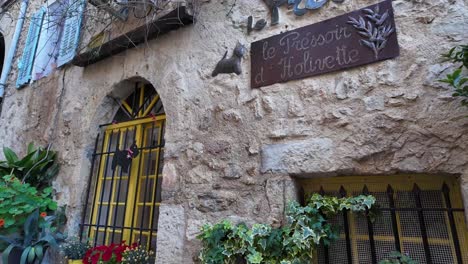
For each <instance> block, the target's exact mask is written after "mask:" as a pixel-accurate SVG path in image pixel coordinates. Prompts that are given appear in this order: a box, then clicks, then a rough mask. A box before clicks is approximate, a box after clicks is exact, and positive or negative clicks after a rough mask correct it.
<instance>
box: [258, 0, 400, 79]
mask: <svg viewBox="0 0 468 264" xmlns="http://www.w3.org/2000/svg"><path fill="white" fill-rule="evenodd" d="M398 55H399V47H398V40H397V35H396V32H395V21H394V16H393V9H392V2H391V0H387V1H384V2H381V3H378V4H375V5H372V6H369V7H366V8H363V9H360V10H357V11H354V12H351V13H347V14H344V15H341V16H338V17H335V18H332V19H328V20H325V21H323V22H320V23H316V24H312V25H309V26H305V27H302V28H298V29H296V30H291V31H289V32H286V33H282V34H280V35H276V36H273V37H270V38H266V39H263V40H260V41H257V42H254V43H252V46H251V63H252V65H251V70H252V75H251V78H252V79H251V83H252V88H259V87H262V86H267V85H271V84H274V83H280V82H286V81H289V80H296V79H302V78H305V77H309V76H314V75H319V74H324V73H328V72H333V71H337V70H342V69H347V68H351V67H356V66H360V65H364V64H369V63H373V62H376V61H381V60H386V59H390V58H394V57H397V56H398Z"/></svg>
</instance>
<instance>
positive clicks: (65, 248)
mask: <svg viewBox="0 0 468 264" xmlns="http://www.w3.org/2000/svg"><path fill="white" fill-rule="evenodd" d="M90 248H91V246H90V245H89V243H88V242H81V241H80V240H79V239H78V238H77V237H71V238H67V240H66V241H65V243H63V244H62V245H60V250H61V251H62V252H63V254H64V255H65V257H66V258H67V259H71V260H77V259H83V257H84V256H85V254H86V251H88V250H89V249H90Z"/></svg>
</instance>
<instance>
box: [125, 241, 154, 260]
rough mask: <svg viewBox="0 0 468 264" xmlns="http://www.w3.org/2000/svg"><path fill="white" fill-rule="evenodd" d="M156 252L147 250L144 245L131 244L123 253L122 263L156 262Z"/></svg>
mask: <svg viewBox="0 0 468 264" xmlns="http://www.w3.org/2000/svg"><path fill="white" fill-rule="evenodd" d="M153 256H154V252H153V251H151V250H149V251H148V250H146V249H145V248H144V247H143V246H141V245H139V246H131V247H129V248H127V249H125V251H124V252H123V254H122V264H148V263H154V258H153Z"/></svg>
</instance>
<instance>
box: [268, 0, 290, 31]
mask: <svg viewBox="0 0 468 264" xmlns="http://www.w3.org/2000/svg"><path fill="white" fill-rule="evenodd" d="M263 1H264V2H265V4H266V5H267V6H268V8H269V9H270V13H271V25H272V26H273V25H276V24H278V23H279V9H278V8H279V7H280V6H282V5H284V4H286V3H288V0H263ZM289 1H291V0H289Z"/></svg>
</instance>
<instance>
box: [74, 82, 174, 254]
mask: <svg viewBox="0 0 468 264" xmlns="http://www.w3.org/2000/svg"><path fill="white" fill-rule="evenodd" d="M151 88H153V89H154V90H152V89H151ZM140 95H144V97H143V96H142V97H140ZM135 98H137V99H138V98H144V100H143V101H140V104H138V103H135V104H133V105H131V106H129V104H130V102H131V101H133V102H135V101H137V100H136V99H135ZM141 102H144V103H143V104H141ZM114 120H117V123H114V122H113V121H114ZM89 130H90V131H89V134H90V135H92V134H93V132H98V131H99V132H100V135H101V136H100V137H99V140H96V141H93V142H89V140H88V143H87V145H88V147H87V150H86V151H85V152H87V153H88V157H87V158H85V159H83V160H84V164H83V167H84V169H83V170H84V171H86V169H88V171H90V173H88V175H87V177H90V181H89V183H88V186H87V188H84V189H87V191H86V193H85V195H84V196H85V197H83V198H84V203H83V204H86V205H88V207H87V209H85V210H84V211H86V212H85V215H84V220H85V222H84V223H86V226H87V227H86V228H84V229H81V232H80V233H81V234H82V233H83V232H84V233H87V234H88V235H90V237H93V236H94V237H104V238H103V240H102V241H101V240H99V238H98V239H97V240H94V244H107V243H109V241H108V240H106V234H108V235H109V236H108V237H110V233H107V232H108V231H110V229H109V230H108V231H101V230H100V229H99V230H98V229H93V228H95V227H96V225H97V223H101V221H105V222H106V223H107V221H108V220H107V219H108V218H104V220H103V218H101V214H100V213H99V216H97V217H96V213H97V211H95V209H94V208H99V209H96V210H99V212H100V211H101V208H104V207H106V206H107V205H103V201H104V203H108V204H110V203H117V202H116V200H115V199H117V200H118V201H120V200H119V198H118V197H119V196H117V198H115V196H114V195H113V194H109V196H106V195H104V193H111V192H115V193H117V194H118V195H120V194H121V191H120V189H118V190H117V191H116V190H114V189H112V188H113V187H112V184H115V186H117V184H118V185H119V188H120V186H121V185H124V186H126V187H125V188H127V193H126V194H122V195H124V197H125V198H123V199H129V200H130V201H133V202H131V204H130V203H129V205H128V206H127V203H126V202H125V205H124V206H123V207H121V205H117V206H116V208H117V207H119V208H120V207H121V208H120V210H123V211H125V212H126V214H123V216H122V214H120V215H119V214H117V213H115V214H116V215H113V216H112V218H115V219H120V217H122V219H121V220H117V221H121V223H120V224H115V226H122V231H121V233H120V235H121V236H122V237H121V238H120V239H124V240H127V241H137V240H141V239H142V238H141V237H142V232H143V231H142V230H151V231H144V233H145V234H143V236H146V240H145V239H143V240H144V241H147V242H144V243H148V246H156V234H157V220H158V218H159V217H158V212H159V209H158V208H159V205H160V202H161V194H160V190H161V184H160V180H161V175H162V168H163V164H164V161H163V155H164V142H165V141H164V134H165V115H164V107H163V104H162V100H161V99H160V98H159V94H158V93H157V91H156V89H155V88H154V86H153V85H152V84H151V83H150V82H149V81H147V80H146V79H144V78H141V77H133V78H129V79H126V80H123V81H121V82H119V83H117V84H116V85H114V86H113V87H112V89H110V90H109V91H107V92H106V93H105V96H103V97H102V99H101V103H100V104H99V106H98V107H97V109H96V112H95V115H94V117H93V120H92V123H91V126H90V129H89ZM96 134H97V133H95V135H96ZM95 135H94V136H95ZM89 138H91V137H89ZM112 138H114V139H112ZM111 142H112V143H111ZM115 142H120V143H118V144H115ZM95 144H96V145H95ZM96 146H97V148H96ZM130 150H132V151H130ZM127 151H128V153H133V151H135V152H136V153H138V154H136V155H135V156H134V157H132V158H129V157H128V156H127V155H130V154H127ZM122 153H124V154H122ZM89 154H91V155H89ZM122 155H123V156H122ZM96 157H97V158H96ZM119 160H120V161H122V160H125V161H128V164H130V165H128V164H127V165H126V166H125V165H123V163H125V161H124V162H123V163H120V162H119ZM116 161H117V163H118V166H114V162H116ZM103 164H104V165H103ZM109 164H112V165H109ZM142 164H143V165H142ZM96 166H97V170H96ZM141 166H142V167H141ZM140 167H141V168H143V169H141V170H140ZM92 168H94V170H93V169H92ZM108 168H109V170H108ZM134 168H136V169H134ZM109 171H110V172H109ZM119 174H120V178H118V177H117V179H116V180H114V176H115V175H117V176H118V175H119ZM109 175H111V176H109ZM122 175H126V176H122ZM108 177H112V181H111V182H112V183H110V184H111V185H110V186H111V187H110V188H111V189H109V190H108V189H106V188H107V187H106V183H105V182H108V181H106V180H104V181H103V180H101V179H104V178H106V179H107V178H108ZM122 177H123V178H122ZM150 177H152V178H151V180H148V179H149V178H150ZM140 181H144V182H145V187H144V195H143V197H145V198H144V199H145V200H144V201H140V199H143V198H141V197H142V196H141V195H140V193H139V192H140V191H141V192H143V191H142V190H143V189H139V187H138V186H139V184H140ZM122 182H124V183H123V184H122ZM142 186H143V185H142ZM148 186H150V187H148ZM89 187H91V188H89ZM131 188H133V189H132V191H130V192H129V191H128V189H131ZM147 188H148V189H149V191H148V193H152V195H151V198H146V194H147ZM93 190H94V191H93ZM110 190H113V191H110ZM157 193H159V195H158V194H157ZM98 197H100V198H98ZM103 197H104V198H103ZM103 199H104V200H103ZM146 199H149V200H146ZM99 200H100V201H99ZM136 201H138V202H136ZM140 203H144V206H145V207H143V208H147V207H146V206H151V209H149V210H150V211H151V213H150V212H149V211H148V213H147V215H145V212H143V213H139V212H140V209H142V208H140ZM89 205H92V207H91V208H93V209H90V207H89ZM108 207H109V206H107V207H106V208H107V209H102V210H109V212H115V211H117V209H116V208H114V209H108ZM113 210H114V211H113ZM135 210H136V211H135ZM142 210H143V209H142ZM144 210H146V209H144ZM144 210H143V211H144ZM132 212H133V213H132ZM135 212H136V213H135ZM154 212H156V213H154ZM93 213H94V216H95V217H94V218H93ZM111 214H113V213H111ZM134 214H136V215H137V216H136V217H137V218H136V219H137V220H136V223H134V219H133V218H132V219H130V220H129V219H127V218H128V217H127V218H126V216H125V215H129V216H130V217H131V216H132V215H134ZM108 215H109V213H107V216H106V217H109V216H108ZM138 217H140V218H138ZM138 219H141V220H138ZM81 220H83V219H81ZM114 221H115V220H114ZM140 221H141V222H140ZM134 224H135V225H134ZM88 227H89V228H88ZM116 228H117V227H116ZM124 229H125V230H129V229H130V230H133V229H135V230H140V231H138V232H140V234H139V236H140V238H139V239H137V237H135V234H132V232H133V231H130V233H129V234H128V233H127V231H125V232H124V231H123V230H124ZM93 230H94V231H93ZM113 230H114V231H112V232H115V228H114V229H113ZM135 232H137V231H135ZM153 232H154V233H153ZM147 233H148V234H147ZM114 235H115V233H112V239H111V240H112V241H110V242H116V240H114ZM116 239H117V240H118V239H119V238H116ZM142 243H143V242H142Z"/></svg>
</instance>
